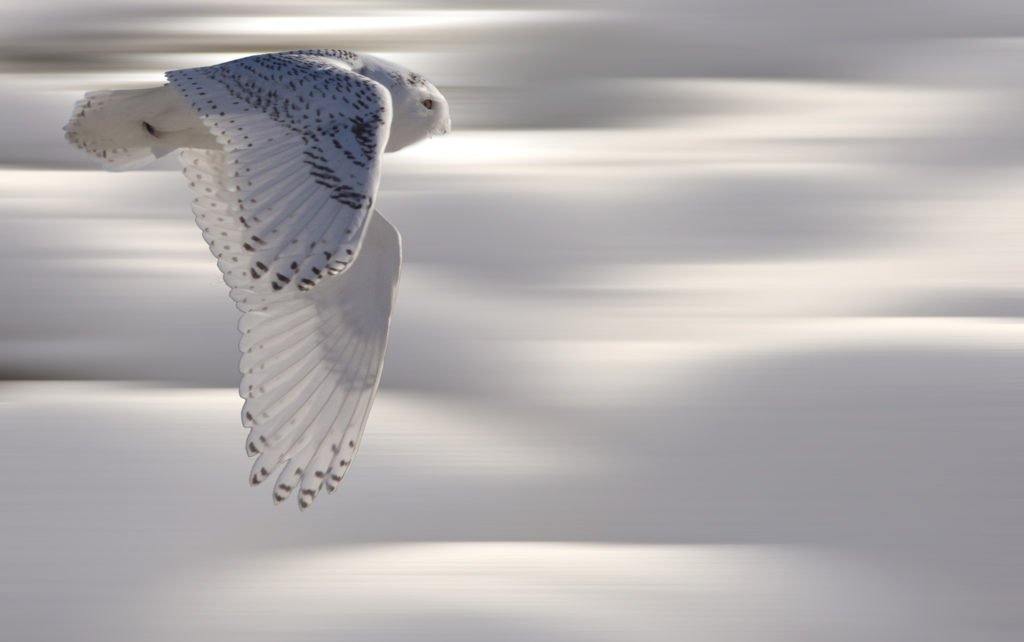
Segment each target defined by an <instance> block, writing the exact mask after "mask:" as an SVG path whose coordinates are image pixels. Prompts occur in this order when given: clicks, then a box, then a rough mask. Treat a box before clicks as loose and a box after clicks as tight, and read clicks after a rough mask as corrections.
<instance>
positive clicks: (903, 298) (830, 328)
mask: <svg viewBox="0 0 1024 642" xmlns="http://www.w3.org/2000/svg"><path fill="white" fill-rule="evenodd" d="M314 46H325V47H336V46H337V47H347V48H352V49H355V50H361V51H367V52H374V53H379V54H382V55H385V56H388V57H391V58H393V59H395V60H397V61H400V62H403V63H406V64H408V65H409V66H410V67H413V68H414V69H416V70H417V71H420V72H422V73H423V74H424V75H426V76H428V77H430V78H431V79H432V80H434V81H435V82H436V83H437V84H438V86H440V87H441V88H442V89H443V90H444V91H445V93H446V95H447V96H448V97H449V99H450V102H451V104H452V112H453V120H454V123H455V131H454V132H453V133H452V134H451V135H450V136H448V137H445V138H442V139H435V140H432V141H429V142H428V143H424V144H422V145H420V146H417V147H415V148H413V149H411V150H407V151H406V152H403V153H402V154H399V155H395V156H391V157H388V158H387V160H386V166H385V175H384V180H383V185H382V194H381V197H380V208H381V210H382V211H383V212H384V213H385V214H386V215H387V216H388V217H389V218H390V219H391V220H392V221H393V222H394V223H395V224H396V225H397V226H398V227H399V229H400V230H401V231H402V233H403V236H404V240H405V256H406V265H405V270H404V273H403V282H402V290H401V295H400V299H399V304H398V310H397V316H396V319H395V322H394V326H393V334H392V342H391V346H390V348H389V355H388V361H387V364H386V367H385V374H384V382H383V389H382V391H381V393H380V395H379V396H378V400H377V404H376V408H375V411H374V413H373V415H372V416H371V420H370V425H369V427H368V429H367V433H366V437H365V441H364V444H363V447H362V449H361V452H360V456H359V463H358V464H357V465H356V467H355V470H354V471H353V473H352V474H351V475H349V476H348V477H347V478H346V481H345V484H344V485H343V486H342V488H341V489H340V490H339V492H338V493H336V494H335V495H333V496H332V497H330V498H329V499H325V500H323V501H322V502H318V503H317V505H316V506H315V507H314V509H313V510H311V511H310V512H308V513H306V514H302V515H300V514H298V512H297V510H295V508H294V506H293V505H292V503H289V505H286V506H280V507H277V508H274V507H273V506H271V504H270V500H269V498H268V496H267V493H266V492H265V491H264V490H263V489H260V490H258V491H252V490H250V489H248V488H247V485H246V472H247V470H248V465H249V461H248V460H247V459H246V458H245V457H244V455H243V453H242V444H243V435H244V432H243V431H242V429H241V428H240V426H239V420H238V410H239V408H240V406H241V402H240V400H239V399H238V397H237V394H236V392H235V391H234V386H235V385H236V382H237V374H236V364H237V355H236V337H235V329H234V326H235V317H236V314H235V311H234V308H233V306H232V304H231V302H230V301H229V300H228V298H227V296H226V288H225V287H224V286H223V284H222V283H221V280H220V276H219V274H218V273H217V271H216V268H215V266H214V263H213V260H212V259H211V258H210V257H209V256H208V253H207V250H206V248H205V246H204V244H203V243H202V242H201V240H200V236H199V232H198V230H197V229H196V228H195V226H194V224H193V222H192V220H191V215H190V214H189V211H188V202H189V196H188V194H187V192H186V189H185V186H184V182H183V181H182V180H181V178H180V176H179V175H178V174H177V171H176V168H175V163H174V162H173V161H172V160H171V159H168V161H166V162H162V163H160V164H159V166H158V167H157V168H155V169H154V170H153V171H146V172H138V173H132V174H119V175H115V174H107V173H103V172H101V171H98V170H97V169H96V168H95V166H94V165H93V163H91V162H90V160H89V159H88V158H86V157H85V156H84V155H82V154H81V153H79V152H78V151H77V150H75V149H73V148H71V147H69V146H68V145H66V144H65V143H64V142H63V140H62V132H61V127H62V126H63V124H64V122H65V120H66V118H67V116H68V115H69V113H70V109H71V105H72V103H73V102H74V100H75V99H76V98H77V97H78V96H79V95H80V94H81V93H82V92H84V91H86V90H89V89H97V88H121V87H134V86H141V85H145V84H152V83H158V82H160V81H161V73H162V71H164V70H166V69H173V68H180V67H187V66H194V65H199V64H210V63H215V62H219V61H222V60H227V59H231V58H234V57H239V56H241V55H245V54H248V53H257V52H263V51H275V50H284V49H293V48H306V47H314ZM0 81H2V82H0V113H3V115H4V118H3V119H0V139H2V140H3V145H2V147H0V231H2V234H3V238H4V239H5V241H6V243H5V249H4V251H3V252H2V253H0V274H2V275H3V276H4V277H5V278H3V279H0V301H3V304H2V306H0V311H2V313H0V379H2V382H0V434H2V435H3V439H4V441H5V446H6V448H5V452H6V453H7V454H8V456H7V457H6V462H5V464H4V466H3V467H0V510H2V512H3V516H4V517H3V519H2V520H0V631H2V632H3V634H2V637H3V638H4V639H11V640H19V641H26V642H28V641H35V640H39V641H44V640H45V641H49V640H54V639H60V638H67V637H74V638H76V639H82V640H104V641H120V640H125V641H128V640H141V639H144V640H157V641H161V640H181V639H189V640H193V641H194V642H201V641H206V640H210V641H218V642H219V641H224V640H268V641H270V640H337V639H353V640H374V641H376V640H380V641H385V640H386V641H391V640H394V641H398V640H414V639H415V640H482V639H486V640H522V639H528V640H540V641H547V640H552V641H556V640H557V641H567V640H573V641H575V640H581V641H583V640H586V641H590V640H601V641H603V640H609V641H612V640H614V641H619V640H664V641H672V642H674V641H676V640H680V639H696V640H708V641H715V642H717V641H733V640H737V641H739V640H744V641H746V640H758V641H759V642H761V641H765V640H769V641H770V640H779V641H786V642H790V641H794V640H808V641H817V640H826V639H827V640H850V641H853V640H879V639H928V640H932V641H938V642H942V641H946V640H948V641H951V642H952V641H960V640H964V639H971V640H984V641H989V640H991V641H999V642H1001V641H1004V640H1005V641H1007V642H1009V641H1016V640H1019V639H1021V636H1022V635H1024V609H1022V605H1024V476H1022V470H1024V433H1022V430H1021V425H1022V423H1024V422H1022V419H1024V395H1022V392H1024V358H1022V357H1024V355H1022V351H1021V349H1022V348H1024V341H1022V340H1024V325H1022V324H1021V317H1022V315H1024V296H1022V295H1024V254H1022V252H1021V249H1022V245H1024V241H1022V239H1024V218H1022V216H1021V211H1022V205H1024V180H1022V179H1024V171H1022V170H1024V167H1022V161H1024V129H1022V127H1021V125H1020V122H1021V114H1022V113H1024V6H1022V5H1021V4H1020V3H1019V2H1017V1H1015V0H1014V1H1011V0H990V1H979V2H975V3H965V2H953V1H952V0H929V1H928V2H925V1H923V0H920V1H918V0H908V1H904V2H901V3H898V4H896V5H893V4H892V3H887V2H881V1H880V0H869V1H867V2H861V3H857V4H851V3H840V2H820V1H816V2H815V1H811V0H772V1H771V2H755V1H753V0H725V1H723V0H716V1H713V2H712V1H711V0H673V1H671V2H669V1H664V2H659V1H658V0H637V1H634V2H629V3H625V2H615V1H612V0H606V1H604V2H600V1H598V2H582V1H577V2H573V3H563V4H561V5H560V7H559V8H558V9H550V8H549V5H548V4H547V3H540V2H517V3H503V2H497V1H492V2H486V1H482V0H474V1H472V2H470V1H469V0H466V1H461V2H460V1H450V2H440V3H432V4H431V5H430V7H429V8H426V7H424V5H422V4H421V3H413V2H411V0H395V1H392V2H387V3H368V2H323V1H320V2H318V1H307V0H304V1H302V2H294V3H288V4H287V5H280V4H279V3H270V2H244V3H243V2H213V3H210V2H198V1H191V0H187V1H185V2H178V3H175V4H174V5H170V4H162V3H159V2H133V3H126V2H114V1H107V0H103V1H100V2H90V3H87V4H79V3H72V2H69V1H67V0H65V1H64V2H56V3H35V2H27V1H24V0H6V2H5V3H4V5H3V6H2V7H0Z"/></svg>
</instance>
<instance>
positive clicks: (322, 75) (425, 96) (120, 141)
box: [65, 49, 451, 509]
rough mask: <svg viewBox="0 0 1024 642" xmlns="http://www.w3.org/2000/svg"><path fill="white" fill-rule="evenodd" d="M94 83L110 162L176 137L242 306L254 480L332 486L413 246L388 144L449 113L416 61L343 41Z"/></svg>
mask: <svg viewBox="0 0 1024 642" xmlns="http://www.w3.org/2000/svg"><path fill="white" fill-rule="evenodd" d="M166 76H167V80H168V81H169V82H168V83H167V84H165V85H163V86H160V87H153V88H147V89H137V90H122V91H96V92H91V93H88V94H86V95H85V97H84V98H83V99H82V100H80V101H79V102H78V103H77V104H76V105H75V107H74V111H73V114H72V117H71V120H70V121H69V122H68V124H67V126H66V127H65V131H66V135H67V139H68V141H70V142H71V143H73V144H75V145H77V146H78V147H80V148H82V149H84V150H86V151H88V152H90V153H91V154H94V155H95V156H97V157H99V158H100V159H101V160H102V161H103V163H104V164H105V166H106V168H107V169H111V170H123V169H131V168H136V167H140V166H142V165H145V164H146V163H148V162H150V161H152V160H154V159H156V158H158V157H160V156H163V155H164V154H167V153H168V152H170V151H172V150H176V149H177V150H180V158H181V162H182V164H183V165H184V174H185V177H186V178H187V180H188V185H189V187H190V188H191V190H192V192H193V194H194V196H195V199H194V200H193V202H192V211H193V213H194V214H195V217H196V222H197V223H198V225H199V227H200V228H201V229H202V232H203V238H204V239H205V240H206V242H207V244H209V246H210V251H211V252H213V255H214V256H215V257H216V258H217V267H219V268H220V270H221V272H223V274H224V281H225V282H226V283H227V284H228V286H229V287H230V288H231V298H232V299H233V300H234V301H235V303H236V304H237V306H238V308H239V309H240V310H241V311H242V318H241V321H240V322H239V329H240V330H241V333H242V338H241V341H240V347H241V351H242V359H241V366H240V367H241V371H242V382H241V384H240V388H239V391H240V394H241V396H242V398H243V399H244V400H245V403H244V406H243V408H242V424H243V425H244V426H245V427H247V428H248V429H249V435H248V438H247V440H246V443H245V450H246V453H247V454H248V455H249V456H257V459H256V460H255V462H254V464H253V467H252V473H251V475H250V477H249V480H250V483H252V484H253V485H255V484H259V483H261V482H263V481H264V480H265V479H267V478H268V477H269V476H270V475H271V474H273V473H274V472H275V471H276V470H277V469H278V468H281V469H282V470H281V472H280V474H279V475H278V477H277V481H276V482H275V484H274V488H273V496H274V501H275V503H276V502H280V501H281V500H283V499H285V498H287V497H288V496H289V495H291V494H292V492H293V491H296V490H297V491H298V503H299V507H300V508H302V509H305V508H307V507H308V506H309V505H310V504H311V503H312V502H313V500H314V499H315V498H316V496H317V494H318V493H319V492H320V490H321V489H322V488H323V487H324V486H326V487H327V489H328V491H329V492H333V491H334V490H335V489H336V488H337V487H338V484H339V482H341V479H342V477H343V476H344V475H345V471H346V470H347V469H348V467H349V465H350V464H351V462H352V458H353V457H354V456H355V453H356V449H357V448H358V447H359V441H360V437H361V436H362V432H363V428H364V426H365V425H366V419H367V415H368V414H369V411H370V406H371V404H372V403H373V398H374V394H375V393H376V390H377V385H378V383H379V381H380V375H381V370H382V366H383V361H384V351H385V348H386V346H387V339H388V329H389V326H390V320H391V308H392V305H393V303H394V299H395V294H396V291H397V286H398V272H399V267H400V265H401V260H402V252H401V239H400V237H399V235H398V231H397V230H395V228H394V227H393V226H392V225H391V224H390V223H389V222H388V221H387V220H386V219H385V218H384V217H383V216H381V215H380V213H379V212H377V211H376V210H375V209H374V206H373V204H374V199H375V197H376V194H377V185H378V183H379V180H380V162H381V154H382V153H384V152H393V151H396V150H399V149H401V148H403V147H406V146H408V145H411V144H412V143H415V142H417V141H420V140H423V139H424V138H427V137H429V136H431V135H434V134H445V133H447V132H448V130H449V129H450V128H451V119H450V117H449V112H448V103H447V101H446V100H445V98H444V96H442V95H441V93H440V92H439V91H438V90H437V88H436V87H435V86H434V85H433V84H431V83H430V82H428V81H427V80H426V79H425V78H423V77H422V76H420V75H419V74H416V73H413V72H411V71H409V70H407V69H404V68H402V67H400V66H398V65H395V64H393V63H391V62H388V61H385V60H382V59H380V58H376V57H373V56H366V55H360V54H355V53H352V52H350V51H343V50H328V49H316V50H302V51H289V52H284V53H276V54H265V55H258V56H251V57H248V58H242V59H239V60H234V61H231V62H227V63H224V64H220V65H214V66H211V67H198V68H194V69H181V70H178V71H171V72H168V73H167V75H166Z"/></svg>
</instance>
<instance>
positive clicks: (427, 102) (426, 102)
mask: <svg viewBox="0 0 1024 642" xmlns="http://www.w3.org/2000/svg"><path fill="white" fill-rule="evenodd" d="M423 106H424V107H426V108H427V109H433V108H434V101H433V100H431V99H429V98H427V99H426V100H424V101H423Z"/></svg>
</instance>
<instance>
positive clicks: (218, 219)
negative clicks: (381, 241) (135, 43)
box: [167, 52, 391, 309]
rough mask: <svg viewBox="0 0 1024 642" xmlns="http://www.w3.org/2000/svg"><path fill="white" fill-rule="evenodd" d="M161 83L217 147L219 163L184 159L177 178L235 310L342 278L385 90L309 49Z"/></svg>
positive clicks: (366, 190) (361, 227)
mask: <svg viewBox="0 0 1024 642" xmlns="http://www.w3.org/2000/svg"><path fill="white" fill-rule="evenodd" d="M167 78H168V80H170V82H171V86H173V87H174V88H175V89H176V90H177V91H178V92H179V93H180V94H181V95H182V96H183V97H184V98H185V100H186V102H187V103H188V104H189V105H190V106H191V108H192V109H193V110H194V111H195V112H196V113H197V114H198V115H199V117H200V119H201V120H202V121H203V123H204V124H205V125H206V126H207V128H209V130H210V132H211V133H212V134H213V135H214V136H215V137H216V139H217V142H218V143H219V144H220V145H221V147H222V148H223V150H224V152H225V154H224V156H223V157H221V158H220V159H219V160H220V161H221V162H222V163H223V165H222V166H211V165H210V164H208V163H206V162H204V160H206V159H203V158H198V157H193V158H191V159H190V161H191V162H190V163H187V164H186V166H185V176H186V177H187V178H188V179H189V185H190V187H191V188H192V190H193V191H194V192H195V196H196V200H195V204H196V206H197V207H196V210H197V212H196V214H197V222H198V223H199V226H200V227H201V228H202V230H203V236H204V238H205V239H206V241H207V242H208V243H209V244H210V249H211V251H212V252H213V253H214V255H215V256H216V257H217V259H218V265H219V266H220V268H221V271H222V272H224V278H225V280H226V281H227V283H228V285H230V286H231V287H232V288H234V289H235V290H236V291H233V292H232V296H233V297H234V298H235V300H236V302H238V303H239V306H240V307H242V308H243V309H246V307H249V306H255V305H261V304H262V303H263V302H265V301H268V300H271V299H269V298H267V295H269V294H272V293H274V292H276V291H278V290H287V289H297V290H306V289H309V288H312V287H313V286H315V285H316V284H317V283H318V282H319V281H320V280H321V279H322V278H324V277H326V276H328V275H331V274H338V273H340V272H342V271H344V270H345V269H346V268H347V267H348V265H350V264H351V263H352V262H353V261H354V260H355V258H356V256H357V254H358V253H359V248H360V245H361V243H362V238H363V233H364V231H365V226H366V222H367V220H368V218H369V213H370V211H371V210H372V209H373V202H374V198H375V197H376V194H377V185H378V183H379V180H380V156H381V154H382V153H383V151H384V148H385V146H386V145H387V138H388V132H389V130H390V123H391V94H390V93H389V92H388V90H387V89H386V88H385V87H384V86H383V85H381V84H379V83H377V82H375V81H373V80H371V79H369V78H367V77H365V76H363V75H361V74H359V73H357V72H355V71H353V70H352V65H351V61H350V60H346V59H344V58H339V57H333V56H326V55H317V53H316V52H291V53H283V54H265V55H260V56H252V57H250V58H243V59H241V60H235V61H232V62H228V63H224V64H222V65H215V66H212V67H199V68H195V69H183V70H179V71H172V72H169V73H168V74H167Z"/></svg>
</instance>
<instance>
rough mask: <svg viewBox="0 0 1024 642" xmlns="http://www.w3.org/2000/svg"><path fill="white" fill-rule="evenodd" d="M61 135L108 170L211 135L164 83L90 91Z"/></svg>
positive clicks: (198, 143)
mask: <svg viewBox="0 0 1024 642" xmlns="http://www.w3.org/2000/svg"><path fill="white" fill-rule="evenodd" d="M64 131H65V138H66V139H67V140H68V142H70V143H71V144H73V145H75V146H77V147H79V148H80V149H83V150H85V151H87V152H89V153H90V154H92V155H94V156H96V157H97V158H99V159H100V160H102V161H103V163H104V165H105V167H106V168H107V169H111V170H128V169H137V168H140V167H143V166H145V165H147V164H149V163H151V162H153V161H154V160H156V159H157V158H160V157H161V156H164V155H166V154H167V153H169V152H171V151H173V150H174V149H177V148H179V147H198V148H210V147H213V146H216V139H215V138H214V137H213V136H212V135H211V134H210V133H209V131H208V130H207V129H206V127H205V125H203V123H202V121H200V120H199V117H198V116H196V115H195V114H194V113H193V112H192V110H191V109H189V108H188V106H187V105H186V104H185V102H184V100H183V99H182V98H181V97H180V96H179V95H178V94H177V92H175V91H174V89H173V88H171V87H170V86H168V85H164V86H162V87H151V88H147V89H122V90H103V91H92V92H89V93H87V94H86V95H85V97H84V98H82V99H81V100H79V101H78V102H77V103H75V107H74V110H73V111H72V115H71V119H70V120H69V121H68V124H67V125H65V126H64Z"/></svg>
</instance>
